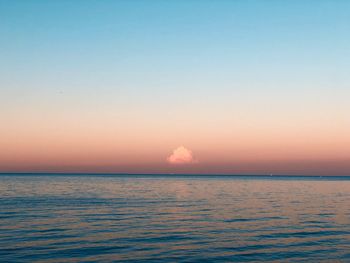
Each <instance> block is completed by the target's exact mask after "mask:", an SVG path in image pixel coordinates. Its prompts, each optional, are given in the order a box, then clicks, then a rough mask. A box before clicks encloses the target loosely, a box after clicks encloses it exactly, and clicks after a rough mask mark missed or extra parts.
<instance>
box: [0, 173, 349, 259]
mask: <svg viewBox="0 0 350 263" xmlns="http://www.w3.org/2000/svg"><path fill="white" fill-rule="evenodd" d="M0 198H1V199H0V258H1V259H2V260H3V261H5V262H6V261H21V262H23V261H30V262H32V261H45V262H62V261H70V262H71V261H116V260H120V261H123V260H125V261H127V260H131V259H133V260H137V261H146V260H150V259H151V260H152V259H153V260H154V259H162V260H164V261H169V262H174V261H191V262H193V261H203V260H209V261H235V262H245V261H255V260H260V261H261V260H262V261H268V262H273V261H276V262H280V261H281V260H283V261H284V262H288V261H290V262H294V261H296V260H309V261H311V262H313V261H314V262H320V261H324V262H329V261H332V260H333V261H340V262H346V261H350V254H349V251H350V181H346V180H343V181H331V180H319V181H317V180H303V179H299V180H256V179H249V180H247V179H240V178H223V177H216V178H210V177H208V178H206V177H188V178H169V177H168V178H167V177H145V178H142V177H138V178H134V177H98V176H94V177H93V176H87V177H85V176H72V177H68V176H0Z"/></svg>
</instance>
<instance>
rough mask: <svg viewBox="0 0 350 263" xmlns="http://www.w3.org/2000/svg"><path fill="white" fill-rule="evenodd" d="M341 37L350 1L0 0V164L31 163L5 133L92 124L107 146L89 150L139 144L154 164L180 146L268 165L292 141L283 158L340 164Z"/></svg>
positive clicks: (344, 84)
mask: <svg viewBox="0 0 350 263" xmlns="http://www.w3.org/2000/svg"><path fill="white" fill-rule="evenodd" d="M348 32H350V2H349V1H340V0H339V1H322V0H320V1H272V0H271V1H199V0H196V1H160V0H158V1H4V0H2V1H0V57H1V61H0V71H1V76H2V77H1V79H0V103H1V106H0V107H1V112H0V117H1V119H2V120H3V121H2V122H3V123H6V125H5V126H6V127H5V128H4V127H3V128H2V133H3V134H4V135H3V136H2V143H3V144H4V145H6V147H7V148H8V149H11V151H10V152H12V155H10V154H8V155H7V156H2V160H3V161H2V162H3V163H4V162H5V161H6V162H9V160H12V161H13V160H15V159H16V157H15V156H16V154H18V152H23V151H24V152H26V153H27V155H28V158H29V157H30V158H29V159H30V160H32V159H33V158H34V157H33V156H36V155H35V154H34V152H35V150H34V149H32V151H31V147H33V146H32V145H26V144H24V143H23V144H16V143H15V138H14V137H13V136H14V134H15V135H17V137H21V138H22V137H23V138H25V139H23V140H24V141H26V140H28V141H33V142H37V143H38V141H37V140H39V139H38V138H46V140H45V141H44V142H42V143H43V145H46V146H48V147H52V146H53V142H54V141H57V140H58V141H60V140H61V138H66V139H65V140H64V141H62V143H63V144H64V143H67V141H69V142H70V143H72V141H73V142H74V141H76V137H78V134H82V133H84V129H85V130H86V129H89V128H91V127H94V126H100V127H104V128H100V130H94V132H95V133H94V134H93V135H91V137H89V140H90V141H91V140H93V141H95V140H96V141H97V140H98V138H101V137H105V138H110V141H109V142H105V144H106V145H112V146H113V147H112V146H111V147H112V148H108V147H107V146H106V145H105V144H103V145H104V146H103V147H101V148H100V149H99V150H97V148H98V147H99V146H98V143H96V145H95V144H94V145H90V146H86V147H88V149H89V150H90V151H92V152H96V151H99V152H103V153H105V154H107V155H108V154H116V155H117V156H119V155H118V154H117V152H120V151H122V152H124V153H125V152H128V151H129V152H128V154H126V155H127V156H128V157H125V160H126V161H125V162H127V163H129V162H131V161H130V159H132V156H134V155H135V149H137V148H138V149H141V148H143V147H146V148H148V147H154V148H155V149H156V150H154V151H155V153H154V158H153V159H152V160H151V161H152V162H157V161H158V160H161V159H162V158H163V159H164V158H165V157H164V156H163V155H164V153H165V152H167V151H170V152H171V151H172V150H173V149H175V148H176V147H178V146H181V145H185V146H186V147H188V148H190V149H192V150H193V151H197V152H199V153H200V155H201V154H202V160H209V161H210V160H211V158H210V154H211V153H213V154H215V156H218V155H219V156H220V155H222V156H223V158H224V159H225V160H226V161H228V162H229V161H232V162H233V161H236V160H237V159H238V160H240V159H242V158H243V159H247V158H248V159H249V156H254V158H256V153H257V152H261V156H266V155H267V156H269V158H276V156H279V152H278V148H276V145H277V144H278V143H277V142H278V141H281V143H282V144H283V145H284V147H283V148H287V147H289V148H290V147H292V146H293V143H292V142H294V140H296V141H298V142H299V144H296V146H295V147H299V150H298V149H297V148H296V149H295V150H294V151H292V152H293V153H294V155H293V154H292V157H290V154H291V153H290V152H288V153H287V152H286V153H282V156H284V157H285V158H286V159H288V158H294V159H295V158H296V156H297V155H298V154H299V158H301V159H303V158H306V159H308V158H316V159H317V158H321V159H322V158H331V159H339V158H340V159H344V158H345V159H347V158H350V156H349V155H348V154H347V153H346V147H348V146H350V143H349V140H348V139H346V134H347V133H348V132H349V131H350V120H349V117H348V114H347V112H349V110H350V107H349V106H348V98H349V95H350V87H349V83H350V81H349V80H350V79H349V74H348V69H349V68H350V35H349V33H348ZM76 123H80V124H81V125H80V126H79V125H78V124H76ZM66 124H67V127H66V128H65V129H64V130H61V131H60V134H61V137H60V136H59V135H58V134H56V135H52V131H53V130H55V131H56V130H57V129H58V130H60V129H63V128H59V127H61V126H62V125H66ZM118 127H123V129H119V128H118ZM215 127H217V128H215ZM92 129H96V128H92ZM135 129H136V130H139V131H142V136H138V135H137V134H136V133H135V134H134V135H133V136H134V137H133V138H134V139H131V138H130V136H131V135H130V133H132V131H134V130H135ZM247 130H248V133H251V134H250V135H249V138H248V137H247ZM254 130H255V131H256V135H254V132H253V131H254ZM276 131H279V132H278V134H276V133H277V132H276ZM316 131H318V132H317V133H316ZM315 133H316V134H315ZM74 134H77V135H76V137H75V135H74ZM113 134H115V136H116V137H118V138H119V139H118V140H121V141H124V142H125V145H124V144H122V143H119V141H118V140H117V141H114V139H112V138H113ZM293 134H297V135H296V136H297V137H293V136H294V135H293ZM276 136H277V138H278V139H276V140H277V141H275V142H274V141H273V138H276ZM160 137H161V138H163V139H162V140H160V139H159V138H160ZM135 138H136V139H135ZM164 138H165V139H164ZM217 138H220V140H222V142H220V140H219V142H218V141H217ZM232 138H236V139H234V140H238V141H241V142H242V143H238V144H237V143H233V142H232V143H228V144H227V142H228V141H232ZM86 140H88V139H86ZM159 140H160V142H159ZM310 140H311V141H312V143H311V144H310V145H308V147H306V148H307V149H306V148H305V149H304V148H303V147H304V146H305V141H310ZM253 142H254V143H255V145H259V147H257V148H254V147H253V146H251V145H250V144H253ZM265 142H269V143H265ZM288 142H290V144H288ZM84 143H86V144H87V145H89V142H88V141H84V140H81V141H79V142H76V147H78V146H79V145H82V144H84ZM158 144H159V145H158ZM275 144H276V145H275ZM128 145H129V146H130V145H131V146H132V147H129V148H131V149H129V150H127V148H128ZM302 145H304V146H302ZM330 145H331V146H330ZM332 145H333V146H332ZM245 146H246V148H245ZM301 146H302V147H301ZM89 147H90V148H89ZM96 147H97V148H96ZM106 147H107V148H108V150H107V148H106ZM121 149H122V150H121ZM61 151H62V152H61ZM67 151H68V150H67ZM63 152H64V149H61V150H60V154H63ZM319 152H322V154H321V155H320V156H319V155H318V153H319ZM323 152H324V153H323ZM326 152H328V154H326ZM243 153H244V154H243ZM267 153H268V154H267ZM60 154H59V153H58V152H57V153H56V155H55V154H54V153H52V158H53V159H54V158H59V156H61V155H60ZM145 154H146V151H142V150H138V151H137V154H136V155H137V156H138V157H137V158H141V159H142V158H143V157H145ZM78 155H79V154H78V153H77V156H75V158H78V157H79V156H78ZM151 155H152V154H151ZM241 155H242V156H241ZM228 156H233V157H232V158H231V159H230V158H228ZM259 156H260V155H259ZM0 157H1V156H0ZM37 158H38V159H40V155H38V157H37ZM118 158H119V157H118ZM236 158H237V159H236ZM254 158H253V157H250V159H254ZM259 158H262V157H259ZM24 159H26V155H24V157H23V160H24ZM29 159H28V160H29ZM146 159H147V158H146ZM199 159H200V158H199ZM35 160H36V159H35V158H34V161H35ZM123 160H124V159H123ZM137 160H139V159H137ZM34 161H33V162H34ZM135 162H137V161H135ZM0 163H1V160H0ZM72 165H73V164H72Z"/></svg>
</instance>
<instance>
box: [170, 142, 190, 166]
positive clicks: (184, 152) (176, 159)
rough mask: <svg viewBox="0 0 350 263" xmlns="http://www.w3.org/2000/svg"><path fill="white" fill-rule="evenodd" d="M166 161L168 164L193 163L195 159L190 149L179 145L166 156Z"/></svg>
mask: <svg viewBox="0 0 350 263" xmlns="http://www.w3.org/2000/svg"><path fill="white" fill-rule="evenodd" d="M167 162H168V163H170V164H187V163H195V162H196V160H195V159H194V157H193V154H192V151H191V150H189V149H186V148H185V147H184V146H180V147H178V148H176V149H175V150H174V151H173V153H172V154H171V155H170V156H169V157H168V158H167Z"/></svg>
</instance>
